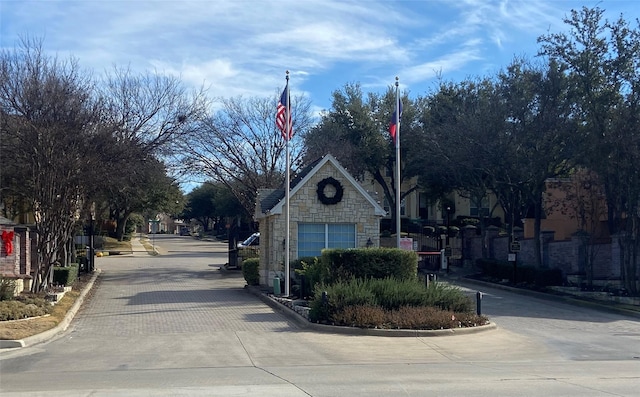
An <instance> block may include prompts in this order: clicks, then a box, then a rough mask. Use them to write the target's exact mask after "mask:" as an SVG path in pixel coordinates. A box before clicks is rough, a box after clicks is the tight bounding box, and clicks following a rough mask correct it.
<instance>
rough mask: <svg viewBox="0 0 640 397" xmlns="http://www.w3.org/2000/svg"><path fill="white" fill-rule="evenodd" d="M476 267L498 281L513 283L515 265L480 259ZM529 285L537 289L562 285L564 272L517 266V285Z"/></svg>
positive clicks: (556, 269)
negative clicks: (504, 280) (505, 280)
mask: <svg viewBox="0 0 640 397" xmlns="http://www.w3.org/2000/svg"><path fill="white" fill-rule="evenodd" d="M476 265H477V266H478V268H479V269H480V270H481V271H482V274H483V275H485V276H489V277H494V278H497V279H501V280H503V279H507V280H509V281H513V263H511V262H504V261H498V260H495V259H478V260H476ZM521 283H524V284H529V285H535V286H537V287H548V286H550V285H562V284H563V276H562V270H560V269H558V268H553V269H541V268H536V267H533V266H526V265H517V267H516V284H521Z"/></svg>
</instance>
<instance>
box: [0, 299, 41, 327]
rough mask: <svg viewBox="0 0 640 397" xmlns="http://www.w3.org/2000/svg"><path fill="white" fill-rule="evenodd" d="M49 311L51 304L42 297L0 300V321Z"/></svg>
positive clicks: (39, 314)
mask: <svg viewBox="0 0 640 397" xmlns="http://www.w3.org/2000/svg"><path fill="white" fill-rule="evenodd" d="M49 313H51V304H49V302H47V301H45V300H44V299H43V298H33V297H28V298H25V299H18V298H16V300H11V301H2V302H0V321H7V320H20V319H23V318H28V317H37V316H44V315H45V314H49Z"/></svg>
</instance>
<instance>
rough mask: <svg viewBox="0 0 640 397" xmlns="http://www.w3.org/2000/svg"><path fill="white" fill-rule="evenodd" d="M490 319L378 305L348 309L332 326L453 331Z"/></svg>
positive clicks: (338, 316)
mask: <svg viewBox="0 0 640 397" xmlns="http://www.w3.org/2000/svg"><path fill="white" fill-rule="evenodd" d="M488 322H489V320H488V319H487V318H486V317H485V316H478V315H476V314H474V313H455V312H452V311H447V310H440V309H438V308H435V307H424V306H421V307H415V306H403V307H400V308H398V309H397V310H385V309H383V308H381V307H379V306H371V305H358V306H349V307H345V308H344V309H343V310H342V311H340V312H338V313H336V314H335V315H334V316H333V323H334V324H336V325H343V326H348V327H358V328H386V329H451V328H460V327H476V326H480V325H485V324H487V323H488Z"/></svg>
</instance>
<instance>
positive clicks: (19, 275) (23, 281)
mask: <svg viewBox="0 0 640 397" xmlns="http://www.w3.org/2000/svg"><path fill="white" fill-rule="evenodd" d="M29 234H30V230H29V228H28V227H26V226H21V225H18V224H16V223H15V222H13V221H11V220H9V219H7V218H3V217H0V235H2V240H0V276H2V277H4V278H7V279H12V280H15V282H16V289H15V291H14V293H15V294H18V293H20V292H22V291H23V290H25V289H27V290H28V289H29V288H31V275H30V274H31V261H32V259H31V252H32V246H31V245H32V241H31V238H30V237H29Z"/></svg>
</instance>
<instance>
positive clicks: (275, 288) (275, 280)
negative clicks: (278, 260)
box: [273, 277, 280, 295]
mask: <svg viewBox="0 0 640 397" xmlns="http://www.w3.org/2000/svg"><path fill="white" fill-rule="evenodd" d="M273 294H274V295H280V277H274V278H273Z"/></svg>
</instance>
